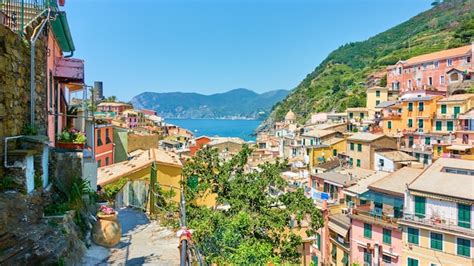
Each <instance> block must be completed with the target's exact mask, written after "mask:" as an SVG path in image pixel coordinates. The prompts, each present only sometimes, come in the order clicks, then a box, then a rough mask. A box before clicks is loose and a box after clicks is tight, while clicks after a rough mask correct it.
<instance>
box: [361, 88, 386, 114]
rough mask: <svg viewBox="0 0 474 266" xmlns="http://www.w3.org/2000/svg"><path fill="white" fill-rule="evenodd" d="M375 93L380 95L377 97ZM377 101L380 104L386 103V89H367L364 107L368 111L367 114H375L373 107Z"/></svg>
mask: <svg viewBox="0 0 474 266" xmlns="http://www.w3.org/2000/svg"><path fill="white" fill-rule="evenodd" d="M377 91H379V92H380V95H379V96H378V97H377ZM377 101H379V102H380V103H382V102H386V101H388V90H387V88H382V87H373V88H368V89H367V103H366V107H367V108H368V109H369V112H372V113H373V112H375V106H377Z"/></svg>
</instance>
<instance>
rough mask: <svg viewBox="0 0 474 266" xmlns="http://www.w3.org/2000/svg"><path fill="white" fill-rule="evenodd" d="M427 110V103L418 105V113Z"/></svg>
mask: <svg viewBox="0 0 474 266" xmlns="http://www.w3.org/2000/svg"><path fill="white" fill-rule="evenodd" d="M424 109H425V103H424V102H419V103H418V111H423V110H424Z"/></svg>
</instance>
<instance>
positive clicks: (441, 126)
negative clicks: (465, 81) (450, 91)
mask: <svg viewBox="0 0 474 266" xmlns="http://www.w3.org/2000/svg"><path fill="white" fill-rule="evenodd" d="M473 107H474V94H457V95H452V96H449V97H445V98H443V99H440V100H438V101H437V110H436V116H435V117H434V122H433V129H432V131H433V132H437V133H445V134H449V133H453V132H454V131H456V130H457V119H458V118H459V115H461V114H464V113H466V112H467V111H469V110H471V108H473Z"/></svg>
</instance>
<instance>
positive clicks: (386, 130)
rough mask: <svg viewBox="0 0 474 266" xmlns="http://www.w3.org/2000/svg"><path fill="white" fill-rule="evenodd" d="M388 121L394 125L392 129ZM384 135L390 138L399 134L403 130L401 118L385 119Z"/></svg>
mask: <svg viewBox="0 0 474 266" xmlns="http://www.w3.org/2000/svg"><path fill="white" fill-rule="evenodd" d="M388 121H390V122H391V123H392V128H391V129H389V128H388ZM382 123H383V125H382V126H383V128H382V129H383V133H384V134H385V135H388V136H393V135H395V134H397V133H398V132H399V131H401V130H403V125H402V119H401V118H391V119H386V118H384V119H383V122H382Z"/></svg>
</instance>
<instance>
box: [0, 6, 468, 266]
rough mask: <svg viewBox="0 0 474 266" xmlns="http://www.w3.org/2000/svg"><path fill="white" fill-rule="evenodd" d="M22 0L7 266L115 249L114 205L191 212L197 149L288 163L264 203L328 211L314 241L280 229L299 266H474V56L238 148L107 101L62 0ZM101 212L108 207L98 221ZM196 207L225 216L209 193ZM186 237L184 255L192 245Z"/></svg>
mask: <svg viewBox="0 0 474 266" xmlns="http://www.w3.org/2000/svg"><path fill="white" fill-rule="evenodd" d="M20 2H21V3H23V4H25V6H20V4H19V3H20ZM26 2H28V3H24V2H23V1H9V2H8V4H4V5H2V6H1V11H2V15H3V16H2V17H0V18H2V20H3V21H2V23H0V59H1V60H0V85H1V87H2V88H4V96H3V97H1V98H0V117H1V121H0V128H1V130H0V132H1V136H2V138H3V139H4V141H2V142H1V145H2V146H1V147H0V153H1V154H0V155H1V158H2V160H3V164H2V167H0V175H1V177H0V179H3V180H1V182H0V213H2V215H1V216H0V264H4V263H5V264H6V265H10V264H11V265H16V264H18V265H21V264H36V263H38V264H40V263H46V264H54V263H59V264H61V263H62V264H61V265H69V264H71V265H73V264H74V263H76V262H78V261H81V259H82V254H85V253H86V252H87V249H88V248H89V249H90V247H91V246H93V245H103V246H106V247H108V248H111V247H113V246H115V245H116V244H117V243H118V242H119V241H120V238H121V237H122V235H121V233H117V232H121V231H119V230H116V231H113V232H105V233H104V232H102V231H100V230H101V229H102V230H103V231H105V230H104V229H103V228H99V227H97V226H96V225H95V223H97V224H98V223H99V222H100V221H101V219H102V222H103V223H106V221H108V220H107V217H106V216H104V214H107V215H111V214H113V215H116V213H115V212H113V213H108V211H109V209H107V208H111V207H113V208H114V209H115V210H118V211H117V212H119V213H120V211H121V210H122V209H127V208H134V209H138V210H140V212H141V213H146V215H148V216H147V217H150V219H152V218H156V217H162V216H166V215H167V216H174V215H175V216H176V213H177V212H179V211H176V210H174V209H173V210H171V208H170V209H164V208H163V206H164V205H163V206H161V205H159V204H157V202H158V201H160V200H162V201H166V202H171V203H173V204H175V205H176V206H179V207H180V208H183V205H185V201H184V190H185V188H187V187H188V186H189V187H192V186H197V183H198V182H199V181H198V180H197V178H195V177H194V176H185V175H184V174H183V168H184V167H185V166H186V164H190V163H191V162H192V161H193V159H194V158H196V157H197V156H199V154H200V153H201V151H204V150H214V151H216V152H217V154H218V157H219V159H221V160H222V161H224V162H228V161H231V160H232V159H233V158H234V156H235V155H237V154H239V152H241V151H242V150H245V149H246V148H247V147H250V150H251V153H250V155H249V158H248V161H246V163H245V167H244V169H245V172H247V173H258V172H261V171H262V168H263V167H262V165H264V164H265V165H266V164H270V163H277V162H283V163H284V164H285V166H286V167H285V168H284V170H282V171H281V173H279V174H280V175H281V177H282V178H283V179H284V180H285V182H286V183H287V184H286V187H285V189H283V190H281V191H274V190H272V188H268V192H267V191H265V193H269V194H278V195H279V194H284V193H287V192H289V191H297V190H298V189H301V190H303V191H304V195H305V196H306V198H309V199H311V201H312V203H313V204H314V206H315V207H316V208H317V209H318V210H319V211H320V213H321V216H322V219H323V224H322V226H321V227H320V228H319V229H318V230H317V232H316V234H314V235H307V234H306V233H305V226H306V225H305V223H300V224H299V225H298V226H296V225H295V224H293V223H291V224H290V225H288V226H287V227H288V228H285V229H284V230H286V229H288V230H294V231H298V233H299V234H300V235H301V237H302V243H303V244H302V246H301V247H299V248H298V252H299V254H300V255H301V264H302V265H343V266H348V265H376V266H377V265H409V266H422V265H423V266H424V265H430V266H434V265H474V207H473V205H474V91H473V88H474V78H473V72H474V71H473V69H474V63H473V62H472V59H473V55H474V43H473V44H471V45H466V46H462V47H457V48H452V49H447V50H442V51H438V52H434V53H428V54H423V55H419V56H415V57H411V58H409V59H407V60H400V61H399V62H397V63H396V64H395V65H392V66H389V67H387V68H385V69H380V70H379V71H378V72H376V73H371V74H370V75H369V76H368V77H367V82H366V84H365V85H366V94H367V97H366V106H364V107H351V108H347V109H346V110H345V112H342V113H335V112H321V113H314V114H312V115H311V117H310V119H309V120H307V121H306V122H304V123H300V122H301V117H299V116H298V115H297V114H296V113H294V112H293V111H291V110H289V111H288V112H287V113H286V116H285V118H284V120H283V121H278V122H276V123H274V125H273V127H272V128H270V129H269V130H267V131H262V132H258V133H257V136H256V141H244V140H242V139H240V138H236V137H222V136H202V135H197V134H196V132H192V131H190V130H188V129H185V128H181V127H179V126H176V125H172V124H169V123H167V122H166V120H165V119H164V118H162V117H160V116H159V115H158V113H157V111H156V110H147V109H135V108H134V106H133V105H132V104H130V103H127V102H121V101H118V100H116V99H115V97H113V96H109V97H106V96H105V95H104V86H106V85H107V84H105V85H104V83H102V82H101V81H96V82H94V84H87V83H86V80H85V73H86V72H87V62H85V61H84V60H82V59H80V58H75V57H74V52H75V50H76V47H75V45H74V41H73V38H72V36H71V32H70V28H69V24H68V21H67V16H66V12H65V11H63V6H64V5H65V3H64V1H61V0H59V1H44V2H43V1H40V2H41V3H42V4H38V3H35V4H33V2H32V3H29V1H26ZM20 11H21V12H20ZM20 13H21V14H22V15H21V16H22V17H21V23H20V22H19V21H18V14H20ZM25 40H27V42H28V45H29V47H28V46H26V45H25V44H24V43H25ZM78 48H79V49H80V47H78ZM35 49H36V50H35ZM30 77H31V79H30ZM212 170H213V169H211V170H209V171H212ZM209 190H210V189H209ZM76 191H79V192H77V193H79V194H78V195H76V196H77V198H76V200H78V201H75V200H72V199H74V198H75V196H74V195H75V193H76ZM91 195H93V196H91ZM84 198H87V200H83V199H84ZM93 199H94V200H97V202H102V203H103V204H104V205H103V206H101V207H100V210H99V211H98V212H97V213H96V210H95V209H94V208H95V207H96V206H92V207H91V206H89V204H90V203H91V202H92V201H94V200H93ZM77 202H80V203H79V204H73V203H77ZM104 202H105V203H104ZM193 203H195V204H196V205H198V206H205V207H208V208H209V209H213V210H226V209H228V208H230V207H231V206H229V205H228V204H227V203H222V202H219V201H217V200H216V195H215V193H207V194H206V195H205V196H202V197H199V198H198V199H197V200H196V201H195V202H193ZM86 205H87V206H86ZM90 205H93V204H90ZM109 205H112V206H109ZM105 206H108V207H105ZM91 208H92V209H93V211H92V213H93V214H92V215H91V211H90V209H91ZM86 209H87V210H86ZM173 211H174V212H173ZM163 213H165V214H166V215H164V214H163ZM101 215H102V216H101ZM160 215H162V216H160ZM91 216H92V218H91ZM184 216H185V215H184ZM78 217H79V218H78ZM81 217H82V218H83V219H82V218H81ZM101 217H102V218H101ZM180 218H181V217H180ZM78 219H79V220H80V219H82V220H85V222H77V220H78ZM306 222H308V221H306ZM179 225H180V226H179V228H174V229H176V230H175V231H177V233H178V236H179V242H178V239H177V240H176V250H175V251H176V254H178V253H179V250H178V246H179V247H182V243H183V242H182V241H183V239H185V240H187V241H190V239H191V237H190V235H191V232H190V231H188V229H187V228H186V224H185V223H180V224H179ZM97 230H98V231H100V232H101V233H103V234H104V235H105V236H102V238H100V237H98V236H96V235H97ZM178 230H179V231H178ZM91 231H92V232H91ZM84 232H88V233H84ZM174 233H175V232H174V231H173V234H174ZM94 234H96V235H94ZM107 234H110V235H112V237H110V239H109V238H108V235H107ZM188 234H189V235H188ZM91 239H92V240H91ZM91 241H92V242H94V243H95V244H92V243H91ZM112 243H113V244H112ZM156 264H158V265H159V264H160V263H159V262H156ZM175 264H177V263H176V262H175ZM200 265H204V264H200Z"/></svg>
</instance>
